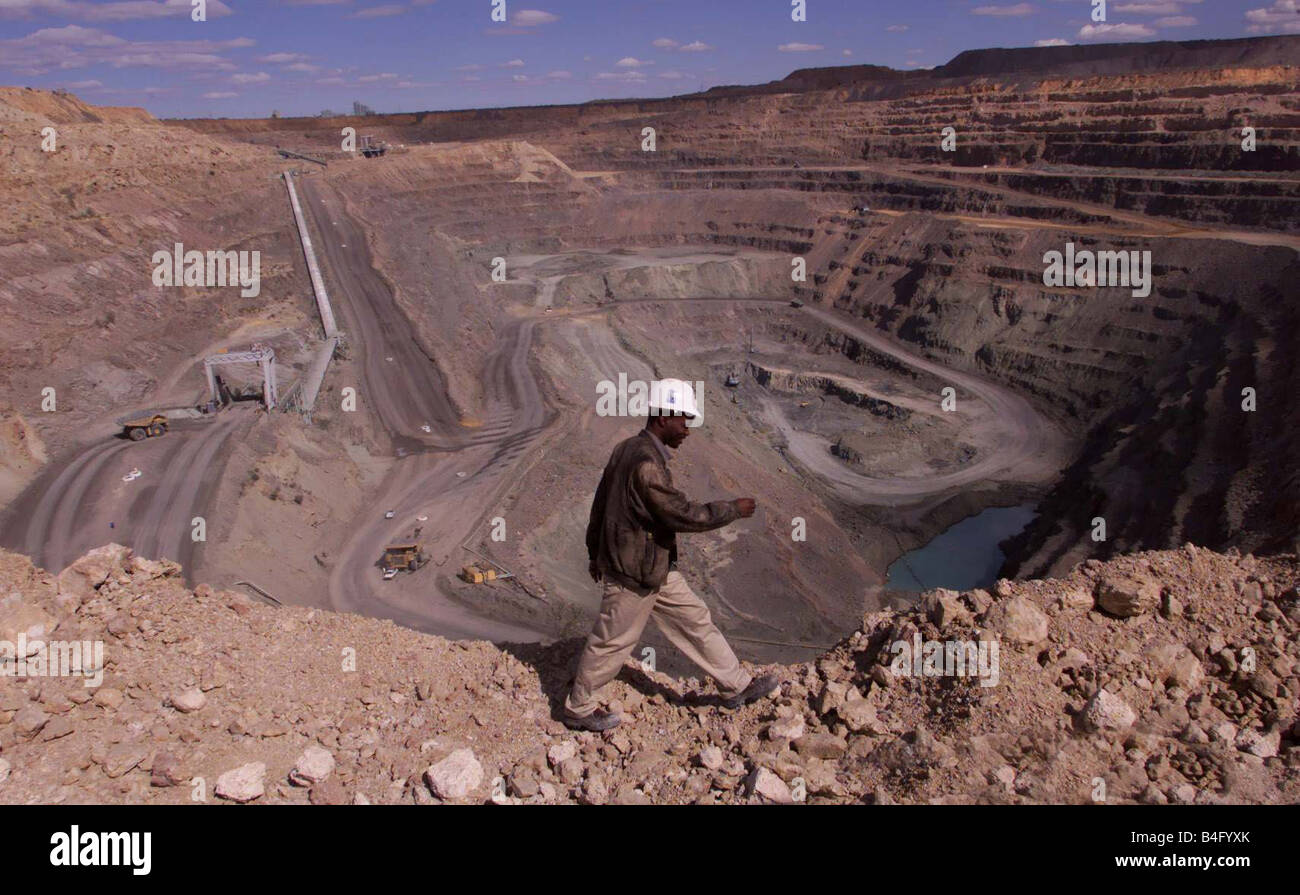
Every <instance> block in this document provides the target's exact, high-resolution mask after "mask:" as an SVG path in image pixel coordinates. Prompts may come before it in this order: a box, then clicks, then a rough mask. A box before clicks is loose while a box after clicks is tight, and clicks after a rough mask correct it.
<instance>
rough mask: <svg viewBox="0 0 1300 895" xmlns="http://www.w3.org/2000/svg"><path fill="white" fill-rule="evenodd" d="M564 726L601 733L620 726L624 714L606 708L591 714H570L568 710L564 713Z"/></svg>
mask: <svg viewBox="0 0 1300 895" xmlns="http://www.w3.org/2000/svg"><path fill="white" fill-rule="evenodd" d="M563 720H564V726H565V727H567V728H569V729H570V730H590V731H593V732H595V733H600V732H601V731H602V730H609V729H610V728H613V727H618V725H619V724H620V723H622V721H623V716H622V715H617V714H615V713H614V712H607V711H605V710H604V709H596V710H595V711H594V712H592V713H591V714H590V715H583V716H581V717H579V716H577V715H570V714H569V713H568V712H567V711H566V712H565V713H564V719H563Z"/></svg>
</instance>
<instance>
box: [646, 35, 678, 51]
mask: <svg viewBox="0 0 1300 895" xmlns="http://www.w3.org/2000/svg"><path fill="white" fill-rule="evenodd" d="M651 44H652V45H653V46H656V47H658V48H659V49H661V50H671V49H673V48H674V47H679V46H681V44H679V43H677V41H675V40H673V39H672V38H671V37H660V38H658V39H656V40H653V41H651Z"/></svg>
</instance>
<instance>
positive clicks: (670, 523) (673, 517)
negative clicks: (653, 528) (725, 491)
mask: <svg viewBox="0 0 1300 895" xmlns="http://www.w3.org/2000/svg"><path fill="white" fill-rule="evenodd" d="M633 481H634V482H635V484H636V488H637V491H638V492H639V493H640V495H641V499H642V500H643V501H645V505H646V508H647V509H648V510H649V511H650V512H651V514H652V515H653V516H654V517H655V519H657V520H658V521H659V523H660V524H661V525H663V526H664V527H665V528H669V529H671V530H673V531H711V530H713V529H715V528H721V527H722V526H724V525H727V524H728V523H731V522H734V521H736V520H737V519H739V518H740V510H739V509H738V508H737V506H736V502H735V501H734V500H718V501H714V502H713V503H692V502H691V501H690V500H689V499H688V498H687V497H686V495H685V494H683V493H682V492H680V491H678V490H677V489H676V488H674V487H673V486H672V485H670V484H668V478H667V476H665V475H664V473H663V470H662V469H661V468H660V467H659V465H658V464H657V463H655V462H654V461H653V460H646V461H645V462H644V463H641V464H640V465H638V466H637V468H636V471H635V472H634V473H633Z"/></svg>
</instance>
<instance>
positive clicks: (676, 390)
mask: <svg viewBox="0 0 1300 895" xmlns="http://www.w3.org/2000/svg"><path fill="white" fill-rule="evenodd" d="M649 403H650V410H651V411H652V412H653V411H655V410H658V411H659V414H660V415H661V416H662V415H668V414H671V413H680V414H682V415H683V416H685V417H687V418H694V419H699V418H700V408H699V407H698V406H697V405H696V403H695V390H694V389H693V388H691V384H690V383H689V382H683V381H682V380H680V379H655V380H652V381H651V382H650V402H649Z"/></svg>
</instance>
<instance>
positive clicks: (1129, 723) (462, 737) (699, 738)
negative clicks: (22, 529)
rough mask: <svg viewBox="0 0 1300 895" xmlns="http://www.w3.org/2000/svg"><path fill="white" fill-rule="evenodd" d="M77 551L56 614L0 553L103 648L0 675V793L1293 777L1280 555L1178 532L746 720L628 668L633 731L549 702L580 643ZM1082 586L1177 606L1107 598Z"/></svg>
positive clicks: (468, 790)
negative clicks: (464, 631)
mask: <svg viewBox="0 0 1300 895" xmlns="http://www.w3.org/2000/svg"><path fill="white" fill-rule="evenodd" d="M73 566H74V567H75V568H77V569H79V570H82V571H85V572H87V573H89V576H88V578H87V579H86V580H97V581H98V582H99V583H98V584H97V585H95V586H94V587H93V589H92V593H91V595H90V596H89V597H88V598H87V599H86V600H84V601H82V602H80V603H78V604H76V605H61V604H60V603H59V602H58V594H57V591H56V577H55V576H53V575H50V574H48V573H46V572H43V571H41V570H39V569H35V568H33V567H32V566H31V564H30V562H28V561H27V560H26V559H24V558H23V557H19V556H15V555H13V554H8V553H0V593H2V594H5V595H6V596H5V597H4V600H5V601H6V605H7V607H8V608H9V609H10V610H11V611H12V610H13V609H14V607H19V608H39V609H40V611H41V612H44V613H46V616H47V618H48V623H47V624H48V630H47V631H46V634H45V637H46V640H48V641H51V642H53V641H61V640H70V639H72V638H77V639H83V640H89V641H95V640H99V641H102V642H103V644H104V647H105V649H104V662H103V666H104V667H103V672H104V677H103V679H102V680H100V681H99V682H98V685H97V686H89V687H88V686H85V684H86V683H87V675H81V676H76V675H73V676H54V677H52V676H36V675H34V674H32V673H28V674H27V675H26V676H23V677H17V676H14V675H13V674H12V673H11V674H6V675H3V676H0V753H3V755H4V758H3V760H0V801H3V802H28V801H32V800H41V801H53V800H63V801H92V802H94V801H99V802H141V801H149V802H174V803H180V802H188V801H190V799H191V796H192V794H193V793H194V792H195V791H196V783H195V781H196V780H202V781H203V786H202V788H201V791H202V792H204V793H206V797H207V798H208V799H210V800H219V801H228V802H236V803H243V802H259V803H260V802H300V803H310V804H340V803H346V802H351V803H358V804H368V803H379V802H383V803H394V802H415V803H419V804H434V803H438V802H482V801H486V800H491V801H495V802H499V803H503V804H516V803H520V802H552V803H559V802H581V803H584V804H607V803H611V804H612V803H617V804H647V803H680V802H709V803H713V802H752V803H760V804H787V803H790V802H812V803H819V802H825V803H835V802H868V803H873V804H892V803H907V802H930V803H946V802H1087V801H1092V800H1094V799H1095V798H1097V797H1098V794H1099V793H1101V794H1103V797H1104V800H1105V801H1108V802H1146V803H1159V804H1164V803H1192V802H1195V803H1205V802H1292V801H1295V800H1296V799H1297V798H1300V728H1298V727H1297V720H1296V700H1297V697H1298V696H1300V647H1297V638H1296V632H1297V628H1298V627H1300V595H1298V594H1297V590H1296V583H1297V579H1298V577H1300V565H1298V564H1297V562H1296V560H1295V558H1294V557H1282V558H1277V559H1269V560H1263V559H1257V558H1255V557H1251V556H1240V555H1236V554H1229V555H1221V554H1216V553H1212V552H1209V551H1205V550H1197V549H1194V548H1190V547H1188V548H1186V549H1184V550H1180V551H1174V552H1159V553H1143V554H1138V555H1134V556H1127V557H1122V558H1120V559H1117V560H1115V561H1112V562H1110V563H1101V562H1097V561H1088V562H1087V563H1084V564H1083V565H1081V566H1080V567H1078V568H1076V569H1074V570H1073V571H1072V572H1071V573H1070V574H1069V575H1068V576H1067V577H1065V578H1061V579H1054V580H1047V581H1023V582H1012V581H1000V582H998V584H997V586H996V587H995V588H993V589H992V591H991V592H990V591H969V592H957V591H933V592H930V593H927V594H926V595H925V596H924V598H923V599H922V601H921V603H920V604H919V605H918V606H917V607H916V608H915V609H913V610H908V611H881V612H873V613H871V614H868V615H866V616H864V617H863V619H862V624H861V626H860V629H859V630H858V631H857V632H856V633H854V634H853V635H852V636H851V637H849V638H847V639H846V640H844V641H843V642H842V643H840V644H839V645H838V646H836V647H835V648H834V649H832V650H831V651H829V652H827V653H826V654H824V655H822V656H821V657H819V658H817V659H816V660H814V661H811V662H808V663H805V664H801V665H791V666H784V667H778V668H777V671H778V672H779V674H780V677H781V678H782V685H781V689H780V692H779V695H778V696H776V697H775V698H774V699H772V700H769V701H765V702H761V703H757V704H754V705H751V706H747V707H745V708H743V709H740V710H738V711H726V710H724V709H722V708H721V707H720V706H719V705H718V704H717V702H716V700H715V698H714V696H715V695H716V694H713V693H712V691H711V687H710V686H709V685H705V686H704V687H703V688H697V689H695V690H688V689H687V685H684V684H683V682H681V681H679V680H675V679H673V678H669V677H666V676H664V675H661V674H657V673H653V672H646V671H644V670H642V669H641V667H640V665H639V664H633V663H629V666H628V668H627V669H625V672H624V674H623V675H622V676H621V677H620V679H619V680H617V681H615V682H614V683H613V684H612V685H611V686H610V691H609V693H608V705H607V707H608V708H610V709H612V710H614V711H618V712H620V713H622V715H623V716H624V718H625V722H624V723H623V724H622V725H621V726H620V727H618V728H615V729H614V730H612V731H609V732H607V733H605V734H602V735H596V734H590V733H573V732H570V731H568V730H566V729H565V728H564V727H563V726H562V725H561V724H560V723H558V722H557V721H556V720H554V714H555V706H556V705H558V704H559V700H561V699H562V698H563V695H564V687H565V686H566V682H567V681H568V679H569V675H570V673H571V668H572V664H573V662H574V660H575V658H576V653H577V650H578V649H579V648H580V646H581V644H580V643H579V642H578V641H571V642H565V643H560V644H555V645H553V646H549V647H541V646H537V645H530V646H521V647H509V648H507V649H500V648H497V647H495V646H492V645H491V644H487V643H452V642H448V641H446V640H443V639H441V638H438V637H432V636H428V635H424V634H420V633H418V632H415V631H411V630H407V629H403V628H397V627H395V626H393V625H392V624H390V623H388V622H384V621H379V620H376V619H370V618H361V617H356V616H348V615H338V614H334V613H328V612H320V611H318V610H307V609H303V608H293V607H285V608H273V607H271V606H269V605H265V604H262V603H259V602H255V601H252V600H250V599H248V598H246V597H243V596H240V595H238V594H235V593H232V592H229V591H218V590H214V589H212V588H210V587H207V586H206V585H204V586H200V587H199V588H197V589H196V590H193V591H191V590H188V589H186V588H185V587H183V586H182V584H181V583H180V579H179V578H178V576H177V574H176V570H175V568H174V566H172V565H170V564H166V563H163V564H161V569H162V570H163V574H155V572H156V571H157V570H158V568H159V567H156V566H154V564H151V563H145V562H140V561H139V560H138V558H137V557H135V556H134V555H133V554H132V553H131V552H130V551H129V550H126V549H125V548H121V547H117V546H113V545H110V546H109V547H107V548H101V549H100V550H97V551H94V552H92V553H91V554H89V555H87V556H86V557H83V558H82V559H81V560H78V561H77V562H75V563H74V564H73ZM1094 592H1096V593H1098V594H1102V593H1123V594H1130V595H1134V594H1136V595H1147V596H1133V597H1132V599H1131V600H1130V599H1128V598H1126V599H1125V601H1124V603H1123V605H1124V606H1128V605H1130V604H1131V603H1132V602H1135V601H1136V602H1142V603H1144V604H1149V602H1150V599H1149V596H1150V594H1153V593H1154V594H1160V593H1161V592H1163V594H1164V598H1165V599H1164V600H1163V604H1162V606H1161V608H1160V609H1159V611H1144V612H1142V613H1140V614H1136V615H1133V614H1129V615H1124V616H1122V617H1120V616H1117V615H1116V614H1114V613H1113V612H1112V611H1110V610H1108V609H1106V608H1104V607H1103V606H1101V605H1096V606H1094V604H1093V602H1092V596H1091V595H1092V594H1093V593H1094ZM1106 599H1107V600H1109V599H1110V598H1109V597H1108V598H1106ZM1175 601H1176V602H1177V604H1178V606H1179V608H1180V611H1179V612H1177V613H1172V612H1170V611H1168V609H1167V607H1168V606H1169V605H1171V604H1172V603H1173V602H1175ZM1115 605H1119V604H1115ZM14 663H16V657H14V659H13V661H11V662H10V663H9V665H7V666H6V668H7V670H9V671H11V672H12V671H13V670H14V669H15V668H16V665H15V664H14ZM354 669H355V670H354ZM88 673H89V672H87V674H88ZM688 685H692V686H693V684H691V682H688ZM51 768H57V769H61V770H57V771H52V770H51ZM1080 781H1083V782H1082V783H1081V782H1080ZM1098 781H1100V783H1099V782H1098Z"/></svg>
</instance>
